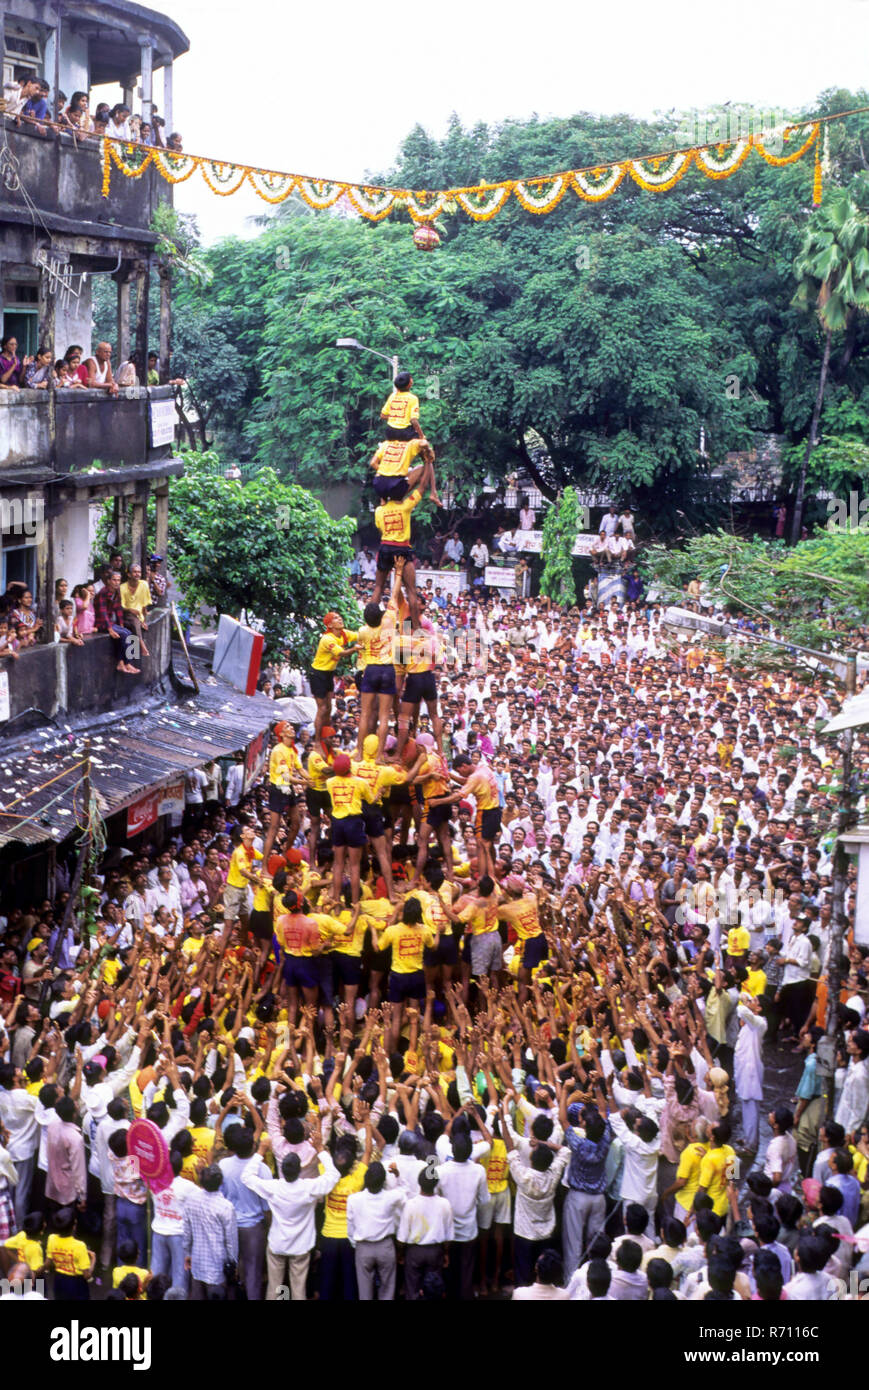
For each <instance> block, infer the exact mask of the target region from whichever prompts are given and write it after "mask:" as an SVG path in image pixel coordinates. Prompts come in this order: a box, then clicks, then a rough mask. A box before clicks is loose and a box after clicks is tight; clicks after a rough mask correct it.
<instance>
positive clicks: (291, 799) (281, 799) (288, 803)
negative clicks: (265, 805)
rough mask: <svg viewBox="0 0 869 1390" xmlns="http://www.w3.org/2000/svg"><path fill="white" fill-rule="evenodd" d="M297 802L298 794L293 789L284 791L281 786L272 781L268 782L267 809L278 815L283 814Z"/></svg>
mask: <svg viewBox="0 0 869 1390" xmlns="http://www.w3.org/2000/svg"><path fill="white" fill-rule="evenodd" d="M298 802H299V798H298V795H297V794H296V792H294V791H284V789H283V787H276V786H275V784H274V782H270V783H269V810H270V811H274V812H275V813H276V814H277V815H279V816H285V815H286V814H287V811H289V810H291V809H292V807H293V806H297V805H298Z"/></svg>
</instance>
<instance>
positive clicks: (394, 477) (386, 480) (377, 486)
mask: <svg viewBox="0 0 869 1390" xmlns="http://www.w3.org/2000/svg"><path fill="white" fill-rule="evenodd" d="M374 491H375V492H376V493H377V496H378V497H381V498H387V497H388V498H390V499H391V501H393V502H403V501H404V499H405V497H406V496H407V493H408V485H407V478H406V477H404V476H403V475H402V474H400V473H375V475H374Z"/></svg>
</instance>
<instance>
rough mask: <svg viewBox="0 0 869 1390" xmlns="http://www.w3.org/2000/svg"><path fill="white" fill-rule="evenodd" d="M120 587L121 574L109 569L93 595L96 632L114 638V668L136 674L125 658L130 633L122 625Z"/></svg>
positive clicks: (130, 674)
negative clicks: (116, 658) (106, 576)
mask: <svg viewBox="0 0 869 1390" xmlns="http://www.w3.org/2000/svg"><path fill="white" fill-rule="evenodd" d="M120 589H121V576H120V574H119V573H118V571H117V570H111V571H110V572H109V575H108V578H107V579H106V583H105V585H104V586H103V588H102V589H100V591H99V593H98V594H96V595H95V597H94V618H95V620H96V621H95V626H96V630H97V632H107V633H108V635H109V636H110V637H112V638H113V639H114V643H115V651H116V653H117V657H118V661H117V665H116V668H115V669H116V670H118V671H120V672H121V674H122V675H125V676H137V675H138V674H139V672H138V671H137V669H136V667H135V666H133V665H131V663H130V662H129V661H127V660H126V657H127V653H128V651H129V650H130V648H129V642H130V638H131V636H132V634H131V633H130V631H129V629H128V628H127V627H125V625H124V610H123V607H122V605H121V593H120Z"/></svg>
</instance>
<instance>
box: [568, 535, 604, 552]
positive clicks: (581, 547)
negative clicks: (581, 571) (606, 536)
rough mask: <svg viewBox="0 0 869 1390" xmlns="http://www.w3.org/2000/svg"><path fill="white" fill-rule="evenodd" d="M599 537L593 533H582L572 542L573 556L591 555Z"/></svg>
mask: <svg viewBox="0 0 869 1390" xmlns="http://www.w3.org/2000/svg"><path fill="white" fill-rule="evenodd" d="M598 539H599V537H598V536H596V535H595V533H594V532H593V531H584V532H583V533H582V534H581V535H579V536H577V538H576V540H575V541H574V542H573V554H574V555H591V553H592V551H593V549H594V546H595V544H596V543H597V541H598Z"/></svg>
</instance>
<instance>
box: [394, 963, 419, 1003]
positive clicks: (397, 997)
mask: <svg viewBox="0 0 869 1390" xmlns="http://www.w3.org/2000/svg"><path fill="white" fill-rule="evenodd" d="M405 999H425V975H424V974H423V972H422V971H421V970H412V971H411V972H410V974H408V975H399V974H398V973H397V971H395V970H391V971H390V972H389V1002H390V1004H401V1003H403V1001H404V1000H405Z"/></svg>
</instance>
